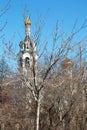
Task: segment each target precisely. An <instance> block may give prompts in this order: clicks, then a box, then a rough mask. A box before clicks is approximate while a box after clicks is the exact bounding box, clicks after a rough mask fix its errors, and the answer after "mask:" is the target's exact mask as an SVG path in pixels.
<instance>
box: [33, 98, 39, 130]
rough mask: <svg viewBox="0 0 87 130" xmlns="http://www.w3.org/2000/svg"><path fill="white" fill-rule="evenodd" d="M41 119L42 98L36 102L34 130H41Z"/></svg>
mask: <svg viewBox="0 0 87 130" xmlns="http://www.w3.org/2000/svg"><path fill="white" fill-rule="evenodd" d="M39 119H40V97H39V96H38V100H37V101H36V117H35V127H34V130H39Z"/></svg>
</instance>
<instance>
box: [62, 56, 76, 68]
mask: <svg viewBox="0 0 87 130" xmlns="http://www.w3.org/2000/svg"><path fill="white" fill-rule="evenodd" d="M73 64H74V63H73V62H72V61H71V60H70V59H69V58H66V59H65V60H64V61H63V62H62V63H61V65H62V68H64V69H66V68H71V67H73Z"/></svg>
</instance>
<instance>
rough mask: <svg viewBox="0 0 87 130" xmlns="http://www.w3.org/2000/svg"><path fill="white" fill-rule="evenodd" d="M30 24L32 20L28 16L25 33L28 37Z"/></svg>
mask: <svg viewBox="0 0 87 130" xmlns="http://www.w3.org/2000/svg"><path fill="white" fill-rule="evenodd" d="M30 26H31V21H30V19H29V18H28V17H27V18H26V19H25V34H26V36H27V37H30Z"/></svg>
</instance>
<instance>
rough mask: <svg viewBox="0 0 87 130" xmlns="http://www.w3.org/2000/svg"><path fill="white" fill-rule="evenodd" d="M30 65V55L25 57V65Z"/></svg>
mask: <svg viewBox="0 0 87 130" xmlns="http://www.w3.org/2000/svg"><path fill="white" fill-rule="evenodd" d="M29 66H30V59H29V58H28V57H26V58H25V67H29Z"/></svg>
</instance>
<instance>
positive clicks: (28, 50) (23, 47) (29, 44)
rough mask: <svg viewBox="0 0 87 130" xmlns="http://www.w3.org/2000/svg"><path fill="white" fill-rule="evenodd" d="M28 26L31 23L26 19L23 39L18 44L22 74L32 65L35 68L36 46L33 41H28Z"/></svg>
mask: <svg viewBox="0 0 87 130" xmlns="http://www.w3.org/2000/svg"><path fill="white" fill-rule="evenodd" d="M30 26H31V21H30V19H29V18H27V19H26V20H25V39H24V40H23V41H21V42H20V44H19V46H20V52H19V68H21V69H22V70H23V72H27V71H28V70H29V69H31V68H32V65H33V63H34V64H35V66H37V54H36V45H35V43H34V41H33V40H31V39H30Z"/></svg>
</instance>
